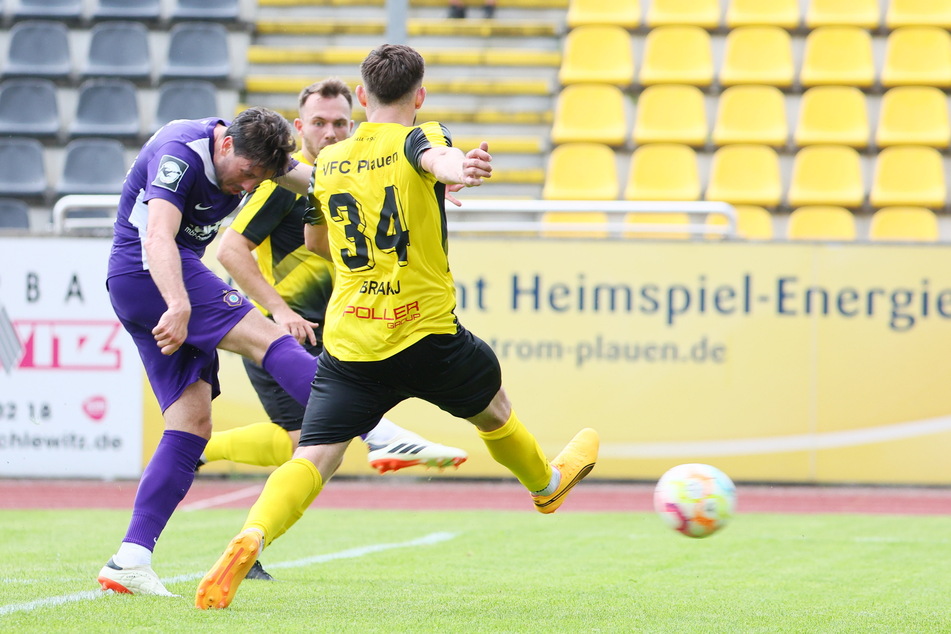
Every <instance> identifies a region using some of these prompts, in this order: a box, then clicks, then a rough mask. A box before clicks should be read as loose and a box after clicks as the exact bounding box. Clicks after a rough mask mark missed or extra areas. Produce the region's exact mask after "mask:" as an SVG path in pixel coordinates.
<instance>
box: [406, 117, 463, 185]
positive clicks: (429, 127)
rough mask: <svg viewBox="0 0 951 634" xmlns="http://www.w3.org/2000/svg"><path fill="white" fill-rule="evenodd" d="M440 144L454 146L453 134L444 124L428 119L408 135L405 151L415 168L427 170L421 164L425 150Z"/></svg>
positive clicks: (419, 170) (418, 170)
mask: <svg viewBox="0 0 951 634" xmlns="http://www.w3.org/2000/svg"><path fill="white" fill-rule="evenodd" d="M438 146H444V147H452V135H451V134H450V133H449V130H448V129H447V128H446V126H444V125H443V124H441V123H437V122H436V121H428V122H426V123H424V124H422V125H419V126H417V127H415V128H413V129H412V130H411V131H410V133H409V134H407V135H406V141H405V142H404V143H403V153H404V154H405V155H406V160H407V161H409V163H410V165H412V166H413V169H415V170H416V171H417V172H422V171H425V170H423V168H422V166H421V165H420V159H421V158H422V156H423V152H425V151H426V150H429V149H432V148H434V147H438Z"/></svg>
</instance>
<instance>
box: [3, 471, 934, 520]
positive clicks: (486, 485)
mask: <svg viewBox="0 0 951 634" xmlns="http://www.w3.org/2000/svg"><path fill="white" fill-rule="evenodd" d="M136 485H137V482H136V481H126V480H123V481H112V482H104V481H98V480H2V479H0V508H2V509H80V508H100V509H131V508H132V501H133V499H134V498H135V489H136ZM263 485H264V480H263V479H260V478H233V479H221V478H202V477H199V478H196V480H195V484H194V485H193V486H192V488H191V490H190V491H189V492H188V495H187V496H186V498H185V500H184V501H183V502H182V506H181V508H183V509H193V510H196V509H200V508H245V509H246V508H249V507H250V506H251V504H252V503H253V502H254V500H255V499H256V498H257V495H258V493H259V492H260V490H261V487H262V486H263ZM737 489H738V495H739V502H738V506H739V510H740V511H741V512H743V513H775V512H781V513H873V514H895V515H951V488H913V487H826V486H768V485H742V484H740V485H738V487H737ZM652 491H653V485H651V484H644V483H612V482H599V481H597V480H588V481H585V482H583V483H582V484H580V485H579V486H578V487H577V488H576V489H575V490H574V491H573V492H572V494H571V497H570V499H569V500H568V501H567V502H566V503H565V505H564V507H562V509H561V510H560V511H559V513H565V512H579V511H589V512H591V511H597V512H605V511H616V512H631V511H648V510H650V509H651V508H652V501H651V496H652ZM315 506H321V507H324V508H345V509H397V510H398V509H402V510H406V509H413V510H457V509H494V510H511V511H525V512H534V508H533V507H532V504H531V501H530V500H529V498H528V495H527V494H526V493H525V490H524V489H523V488H522V487H521V486H520V485H519V484H518V483H516V482H509V481H498V482H496V481H472V480H458V479H452V480H449V479H436V480H425V479H421V478H408V477H403V476H383V477H380V478H367V479H344V478H339V479H335V480H333V481H332V482H331V483H330V484H328V486H327V487H326V488H325V489H324V491H323V492H322V493H321V495H320V497H319V498H318V500H317V502H315Z"/></svg>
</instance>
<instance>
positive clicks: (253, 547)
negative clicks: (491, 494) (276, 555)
mask: <svg viewBox="0 0 951 634" xmlns="http://www.w3.org/2000/svg"><path fill="white" fill-rule="evenodd" d="M360 70H361V75H362V77H363V82H364V84H363V85H362V86H358V87H357V98H358V99H359V100H360V103H361V104H362V105H364V106H365V107H366V109H367V123H365V124H362V125H360V126H359V127H358V128H357V130H356V131H355V132H354V134H353V136H351V138H350V139H348V140H346V141H341V142H340V143H338V144H336V145H333V146H330V147H328V148H325V149H324V150H323V151H322V152H321V153H320V156H319V157H318V158H317V162H316V164H315V168H314V178H313V199H312V203H313V204H314V206H315V211H314V213H313V214H311V216H310V218H309V222H311V223H313V224H310V225H308V226H306V227H305V240H306V243H307V246H308V248H310V249H311V250H313V251H315V252H317V253H324V254H327V255H328V257H332V259H333V262H334V265H335V266H336V277H335V281H334V293H333V296H332V297H331V301H330V304H329V306H328V309H327V316H326V325H325V329H324V346H325V349H324V352H323V353H322V354H321V356H320V358H319V367H318V370H317V376H316V378H315V380H314V383H313V384H312V386H311V396H310V401H309V402H308V405H307V411H306V413H305V416H304V425H303V429H302V432H301V438H300V444H299V446H298V449H297V451H295V452H294V458H293V459H292V460H290V461H289V462H286V463H285V464H283V465H282V466H281V467H279V468H278V469H277V470H275V471H274V473H272V474H271V476H270V478H268V481H267V483H266V485H265V487H264V490H263V491H262V493H261V495H260V497H259V498H258V500H257V502H256V503H255V504H254V506H253V507H252V508H251V511H250V513H249V514H248V518H247V520H246V521H245V524H244V528H243V529H242V531H241V533H239V534H238V535H237V536H236V537H235V538H234V539H232V540H231V543H229V544H228V547H227V548H226V549H225V552H224V553H223V554H222V556H221V557H220V558H219V559H218V561H217V563H216V564H215V566H214V567H213V568H212V569H211V571H210V572H209V573H208V574H207V575H206V576H205V577H204V579H202V581H201V582H200V584H199V586H198V591H197V593H196V597H195V604H196V605H197V606H198V607H200V608H203V609H207V608H224V607H227V606H228V605H229V604H230V603H231V600H232V599H233V598H234V595H235V593H236V592H237V588H238V585H239V584H240V583H241V581H242V579H243V578H244V576H245V574H246V573H247V571H248V570H249V569H250V567H251V566H252V564H253V563H254V559H255V557H256V556H257V553H258V552H259V551H260V550H261V548H263V546H264V545H265V544H270V543H271V542H272V541H274V539H276V538H277V537H279V536H280V535H282V534H283V533H284V532H285V531H286V530H287V529H288V528H290V527H291V526H292V525H293V523H294V522H296V521H297V519H299V518H300V516H301V515H302V514H303V512H304V510H305V509H306V508H307V507H308V506H309V505H310V503H311V502H312V501H313V500H314V498H316V496H317V495H318V494H319V493H320V490H321V488H322V487H323V485H324V483H325V482H326V481H327V480H328V479H329V478H330V477H331V476H332V475H333V474H334V472H335V471H336V469H337V468H338V467H339V466H340V462H341V460H342V458H343V454H344V451H345V450H346V448H347V445H348V444H349V443H350V441H351V440H352V439H353V438H354V437H356V436H358V435H360V434H362V433H365V432H366V431H367V430H369V429H371V428H372V426H373V424H375V421H376V420H377V419H379V417H380V416H381V415H382V414H383V413H385V412H386V411H387V410H389V409H390V408H392V407H393V406H395V405H396V404H397V403H399V402H401V401H403V400H405V399H406V398H409V397H418V398H422V399H424V400H426V401H429V402H430V403H433V404H435V405H437V406H438V407H440V408H442V409H443V410H445V411H447V412H449V413H450V414H452V415H454V416H457V417H459V418H465V419H467V420H468V421H469V422H471V423H472V424H473V425H475V427H476V429H477V430H478V433H479V435H480V437H481V438H482V440H483V441H484V442H485V444H486V447H487V448H488V451H489V454H490V455H491V456H492V457H493V458H494V459H495V460H496V461H497V462H499V463H500V464H502V465H504V466H505V467H507V468H508V469H509V470H510V471H511V472H512V473H513V474H514V475H515V476H516V477H517V478H518V480H519V481H520V482H521V483H522V484H523V485H524V486H525V487H526V489H528V491H529V492H530V493H531V495H532V498H533V501H534V504H535V507H536V508H537V509H538V510H539V511H540V512H542V513H551V512H554V511H555V510H556V509H557V508H558V507H559V506H560V505H561V503H562V502H563V501H564V498H565V495H566V494H567V493H568V491H569V490H570V489H571V488H572V487H573V486H574V485H575V484H577V483H578V482H579V481H580V480H581V479H582V478H584V477H585V476H586V475H587V474H588V473H589V472H590V471H591V469H593V468H594V464H595V461H596V460H597V455H598V442H599V441H598V434H597V432H595V431H594V430H593V429H583V430H581V431H580V432H578V434H577V435H575V437H574V438H573V439H572V440H571V442H570V443H569V444H568V445H567V446H566V447H565V449H564V450H562V452H561V453H560V454H559V455H558V456H557V457H556V458H555V459H554V460H552V461H551V462H550V463H549V462H548V460H547V459H546V458H545V455H544V453H543V452H542V450H541V447H539V445H538V442H537V440H536V439H535V437H534V436H533V435H532V434H531V433H530V432H529V431H528V429H527V428H526V427H525V426H524V425H523V424H522V423H521V421H520V420H519V419H518V417H517V416H516V415H515V412H514V411H513V410H512V406H511V404H510V403H509V400H508V398H507V396H506V394H505V391H504V389H502V378H501V369H500V367H499V362H498V359H497V357H496V356H495V353H494V352H493V351H492V349H491V348H490V347H489V346H488V345H487V344H485V343H484V342H483V341H482V340H480V339H479V338H477V337H475V336H474V335H473V334H471V333H470V332H469V331H467V330H466V329H465V328H464V327H463V326H462V325H461V324H460V323H459V322H458V320H457V319H456V316H455V314H454V313H453V311H454V309H455V287H454V285H453V279H452V273H451V272H450V269H449V260H448V240H447V237H448V236H447V227H446V214H445V209H444V200H445V198H444V196H445V187H446V185H463V186H467V187H474V186H478V185H481V184H482V181H483V179H485V178H489V177H490V176H491V173H492V167H491V160H492V157H491V156H490V155H489V153H488V151H487V150H488V148H487V147H486V144H484V143H483V144H482V146H481V147H480V148H477V149H473V150H470V151H469V152H468V153H463V152H462V151H461V150H459V149H457V148H453V147H452V143H451V138H450V135H449V132H448V130H446V129H445V128H444V127H443V126H441V125H440V124H438V123H434V122H430V123H424V124H422V125H419V126H417V125H415V116H416V111H417V110H418V109H419V108H420V106H421V105H422V103H423V100H424V99H425V97H426V90H425V88H423V86H422V80H423V72H424V62H423V59H422V57H421V56H420V55H419V53H417V52H416V51H415V50H413V49H412V48H410V47H408V46H402V45H390V44H386V45H383V46H380V47H379V48H377V49H375V50H373V51H371V52H370V54H369V55H368V56H367V58H366V59H365V60H364V62H363V64H362V65H361V69H360ZM374 417H375V418H374Z"/></svg>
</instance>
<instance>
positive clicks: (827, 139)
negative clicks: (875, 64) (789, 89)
mask: <svg viewBox="0 0 951 634" xmlns="http://www.w3.org/2000/svg"><path fill="white" fill-rule="evenodd" d="M868 138H869V120H868V107H867V105H866V103H865V94H864V93H863V92H862V91H861V90H859V89H858V88H856V87H854V86H815V87H813V88H809V89H808V90H806V91H805V92H804V93H803V94H802V99H801V100H800V102H799V117H798V119H797V121H796V129H795V131H794V132H793V143H794V144H795V145H797V146H799V147H802V146H805V145H819V144H832V145H848V146H849V147H854V148H859V149H864V148H866V147H868Z"/></svg>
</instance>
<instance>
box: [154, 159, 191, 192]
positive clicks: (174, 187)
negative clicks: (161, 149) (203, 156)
mask: <svg viewBox="0 0 951 634" xmlns="http://www.w3.org/2000/svg"><path fill="white" fill-rule="evenodd" d="M187 170H188V163H186V162H185V161H183V160H182V159H180V158H176V157H174V156H169V155H168V154H165V155H164V156H162V160H161V162H160V163H159V168H158V172H157V173H156V174H155V180H154V181H152V184H153V185H156V186H158V187H162V188H164V189H167V190H169V191H172V192H174V191H178V184H179V183H181V182H182V177H183V176H184V175H185V172H186V171H187Z"/></svg>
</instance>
